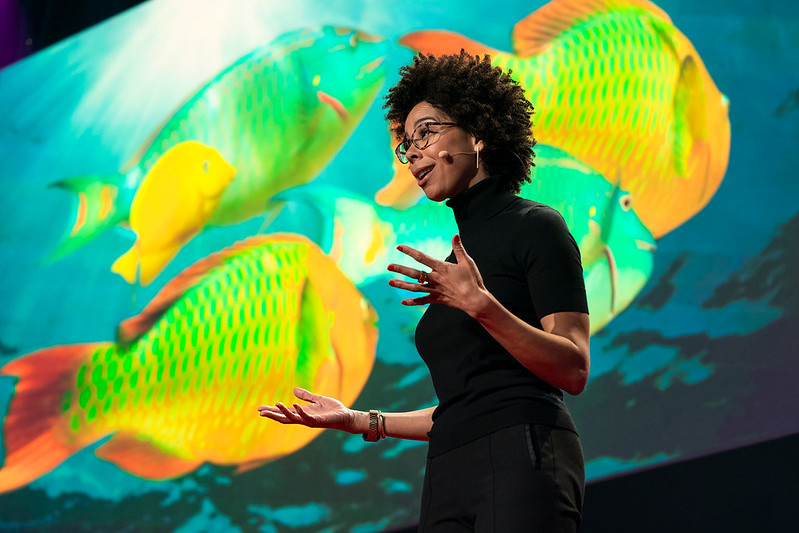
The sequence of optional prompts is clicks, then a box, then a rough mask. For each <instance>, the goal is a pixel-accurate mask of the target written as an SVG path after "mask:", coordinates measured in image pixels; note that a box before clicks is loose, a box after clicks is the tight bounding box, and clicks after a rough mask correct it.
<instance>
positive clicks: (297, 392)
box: [294, 387, 319, 403]
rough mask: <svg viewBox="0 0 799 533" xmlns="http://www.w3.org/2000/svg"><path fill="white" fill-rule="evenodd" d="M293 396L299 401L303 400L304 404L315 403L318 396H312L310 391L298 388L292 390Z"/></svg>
mask: <svg viewBox="0 0 799 533" xmlns="http://www.w3.org/2000/svg"><path fill="white" fill-rule="evenodd" d="M294 396H296V397H297V398H299V399H300V400H305V401H306V402H310V403H316V402H317V401H319V396H318V395H316V394H314V393H312V392H310V391H307V390H305V389H302V388H300V387H295V388H294Z"/></svg>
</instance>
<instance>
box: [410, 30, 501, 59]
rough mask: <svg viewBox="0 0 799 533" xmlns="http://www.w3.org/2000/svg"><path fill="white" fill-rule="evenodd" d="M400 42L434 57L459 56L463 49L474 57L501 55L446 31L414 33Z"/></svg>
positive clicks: (457, 34)
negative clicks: (444, 55) (443, 55)
mask: <svg viewBox="0 0 799 533" xmlns="http://www.w3.org/2000/svg"><path fill="white" fill-rule="evenodd" d="M399 42H400V44H402V45H404V46H407V47H408V48H410V49H411V50H415V51H417V52H423V53H425V54H433V55H442V54H457V53H458V52H460V51H461V49H463V50H466V52H468V53H470V54H472V55H483V54H488V55H491V56H493V55H495V54H497V53H499V50H496V49H494V48H491V47H489V46H486V45H484V44H482V43H478V42H477V41H473V40H471V39H468V38H466V37H464V36H463V35H460V34H459V33H454V32H451V31H445V30H425V31H414V32H411V33H408V34H406V35H403V36H402V37H401V38H400V39H399Z"/></svg>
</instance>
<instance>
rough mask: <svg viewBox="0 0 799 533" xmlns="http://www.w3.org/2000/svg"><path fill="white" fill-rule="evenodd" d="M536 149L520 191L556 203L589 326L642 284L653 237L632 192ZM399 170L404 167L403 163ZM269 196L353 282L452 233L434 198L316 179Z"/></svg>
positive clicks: (431, 248)
mask: <svg viewBox="0 0 799 533" xmlns="http://www.w3.org/2000/svg"><path fill="white" fill-rule="evenodd" d="M536 154H537V155H536V173H535V179H534V180H533V181H532V183H529V184H526V185H524V186H523V187H522V190H521V194H520V195H521V196H522V197H523V198H527V199H529V200H533V201H537V202H541V203H544V204H546V205H549V206H550V207H553V208H554V209H557V210H558V211H559V212H560V213H561V214H562V215H563V218H564V220H565V222H566V225H567V226H568V227H569V230H570V231H571V233H572V235H573V236H574V238H575V241H576V242H577V244H578V246H579V247H580V254H581V258H582V261H583V273H584V276H585V278H586V280H588V279H589V276H591V278H590V279H591V283H592V284H591V289H590V290H589V291H588V305H589V312H590V313H591V332H592V333H593V332H596V331H598V330H599V329H601V327H603V326H604V325H606V324H607V323H608V322H609V321H610V320H611V319H612V318H613V317H614V316H616V315H618V314H619V313H620V312H621V311H623V310H624V309H625V308H626V307H627V306H628V305H629V304H630V303H631V302H632V300H633V298H634V297H635V295H636V294H638V292H639V291H640V290H641V289H642V288H643V286H644V284H645V283H646V281H647V280H648V279H649V276H650V275H651V273H652V267H653V253H654V251H655V249H656V245H655V240H654V238H653V237H652V234H651V233H650V232H649V230H648V229H647V228H646V227H645V226H644V225H643V223H642V222H641V220H640V219H639V218H638V216H637V215H636V213H635V211H634V209H633V199H632V195H630V194H629V193H627V192H626V191H623V190H621V189H620V188H619V187H618V185H613V184H611V183H610V182H609V181H608V180H607V179H605V178H604V177H603V176H602V175H601V174H599V173H597V172H596V171H595V170H594V169H592V168H591V167H589V166H588V165H586V164H584V163H582V162H580V161H578V160H577V159H575V158H574V157H572V156H570V155H569V154H568V153H566V152H564V151H563V150H560V149H557V148H553V147H551V146H546V145H538V147H537V148H536ZM405 172H406V173H408V174H410V173H409V172H408V171H407V168H406V169H405ZM276 198H277V199H279V200H280V201H281V202H284V203H285V205H286V206H287V207H285V208H284V209H283V211H282V212H281V214H280V215H279V216H278V217H277V218H276V219H275V221H274V224H275V227H276V228H277V229H279V230H281V231H293V232H301V233H304V234H305V235H307V236H308V237H309V238H311V239H312V240H314V241H315V242H317V243H318V244H319V246H320V247H321V248H322V250H324V251H325V252H326V253H328V254H329V255H330V257H331V258H332V259H333V260H334V261H335V262H336V264H337V265H338V266H339V267H340V268H341V270H342V271H343V272H344V273H345V274H346V275H347V277H348V278H349V279H350V280H352V281H353V283H355V284H356V286H359V287H360V286H363V285H366V284H367V283H370V282H372V281H374V280H375V279H376V278H381V277H386V278H387V277H390V276H391V275H392V274H391V273H390V272H387V271H386V265H387V264H388V263H397V262H400V263H402V262H404V261H406V258H405V257H404V256H403V254H401V253H400V252H399V251H397V250H396V246H397V245H398V244H407V245H410V246H412V247H414V248H417V249H419V250H422V251H424V252H425V253H426V254H428V255H431V256H433V257H440V258H443V257H446V256H448V255H449V254H450V252H451V251H452V249H451V242H452V241H451V239H452V235H454V234H455V233H457V232H458V227H457V225H456V223H455V220H454V218H453V216H452V211H451V210H450V209H449V208H448V207H446V206H444V205H443V204H439V203H436V202H429V201H422V202H420V203H418V204H417V205H415V206H413V207H410V208H408V209H404V210H399V209H394V208H392V207H386V206H381V205H377V204H375V203H374V202H371V201H369V200H367V199H366V198H364V197H361V196H360V195H358V194H356V193H353V192H351V191H347V190H344V189H340V188H336V187H331V186H320V185H316V184H309V185H305V186H303V187H297V188H294V189H291V190H288V191H284V192H283V193H280V194H279V195H278V196H277V197H276ZM467 251H468V250H467Z"/></svg>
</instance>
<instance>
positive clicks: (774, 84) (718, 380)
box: [0, 0, 799, 533]
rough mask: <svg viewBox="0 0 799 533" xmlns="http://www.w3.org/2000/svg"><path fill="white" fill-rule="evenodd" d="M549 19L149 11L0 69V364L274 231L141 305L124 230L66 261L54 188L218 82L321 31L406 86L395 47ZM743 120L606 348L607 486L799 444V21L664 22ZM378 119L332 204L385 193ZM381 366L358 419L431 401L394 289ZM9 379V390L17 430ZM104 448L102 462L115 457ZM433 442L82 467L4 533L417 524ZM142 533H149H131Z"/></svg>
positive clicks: (301, 5) (745, 13) (259, 6)
mask: <svg viewBox="0 0 799 533" xmlns="http://www.w3.org/2000/svg"><path fill="white" fill-rule="evenodd" d="M539 5H541V2H510V1H507V2H506V1H497V2H485V3H477V4H472V3H468V4H464V3H462V2H456V1H437V2H368V1H361V2H357V1H352V2H350V1H348V2H343V1H339V2H329V1H326V2H322V1H319V2H315V1H306V2H296V3H294V2H292V3H289V2H277V1H275V2H267V1H256V0H248V1H241V2H236V3H222V2H212V1H210V0H207V1H189V0H180V1H178V0H153V1H150V2H148V3H145V4H143V5H141V6H140V7H138V8H135V9H133V10H131V11H129V12H127V13H125V14H123V15H121V16H118V17H115V18H114V19H111V20H109V21H107V22H106V23H103V24H101V25H99V26H97V27H95V28H93V29H91V30H88V31H86V32H83V33H81V34H79V35H77V36H75V37H72V38H69V39H67V40H65V41H63V42H61V43H59V44H57V45H55V46H53V47H51V48H49V49H47V50H45V51H43V52H41V53H39V54H37V55H34V56H32V57H30V58H28V59H25V60H23V61H21V62H19V63H17V64H14V65H12V66H10V67H7V68H6V69H4V70H2V71H0V161H2V165H1V166H0V191H2V192H3V194H2V195H0V217H2V220H1V221H0V302H2V306H0V363H5V362H7V361H10V360H12V359H14V358H16V357H18V356H20V355H22V354H25V353H28V352H30V351H33V350H36V349H39V348H42V347H47V346H52V345H57V344H68V343H74V342H87V341H97V340H107V339H110V338H112V336H113V333H114V331H115V329H116V326H117V324H118V323H119V322H120V321H121V320H123V319H125V318H127V317H129V316H132V315H133V314H135V313H137V312H138V311H139V310H140V309H141V308H142V307H143V306H144V305H145V304H146V303H147V302H148V301H149V300H150V299H151V298H152V296H153V295H154V294H155V293H156V292H157V290H158V289H159V288H160V286H161V285H162V284H163V283H164V282H165V281H166V280H169V279H171V278H172V277H174V275H176V274H177V273H178V272H179V271H180V270H182V269H183V268H185V267H186V266H188V265H189V264H191V263H193V262H194V261H195V260H197V259H198V258H200V257H203V256H205V255H207V253H208V251H209V250H217V249H220V248H222V247H224V246H227V245H229V244H231V243H232V242H234V241H236V240H240V239H242V238H244V237H246V236H248V235H252V234H254V233H256V232H258V230H259V228H260V227H261V225H262V222H263V220H261V219H255V220H252V221H249V222H245V223H242V224H239V225H236V226H231V227H225V228H213V229H210V230H208V231H206V232H204V233H203V234H201V235H200V236H198V237H197V238H195V239H194V240H192V241H191V242H190V243H189V244H188V245H187V246H185V247H184V248H183V249H182V250H181V252H180V254H179V255H178V257H177V258H176V259H175V260H174V261H173V262H172V263H171V264H170V265H169V267H168V268H167V270H166V271H165V272H164V273H163V274H162V275H161V276H160V277H159V278H158V279H157V280H156V282H155V283H154V284H153V285H151V286H149V287H146V288H132V287H130V286H129V285H127V284H125V283H124V282H122V280H121V279H120V278H119V277H118V276H117V275H116V274H112V273H111V272H110V271H109V265H110V264H111V263H112V262H113V260H114V259H115V258H116V257H118V256H119V255H120V254H121V253H122V252H124V251H125V250H126V249H127V248H128V247H129V246H130V244H131V243H132V238H131V235H129V234H127V233H125V232H124V231H122V230H120V231H118V232H107V233H105V234H104V235H102V236H101V237H100V238H98V239H97V240H95V241H93V242H92V243H90V244H89V245H87V246H85V247H84V248H82V249H80V250H78V251H77V252H75V253H73V254H72V255H70V256H67V257H66V258H64V259H61V260H59V261H56V262H47V261H46V260H45V258H46V256H47V254H48V253H49V252H50V251H51V250H52V249H53V248H54V247H55V245H56V244H57V243H58V241H59V240H60V239H61V237H62V235H63V231H64V229H65V227H66V226H67V224H68V216H69V207H70V205H69V202H68V200H67V197H66V195H65V194H64V193H63V192H61V191H57V190H53V189H49V188H48V184H50V183H52V182H54V181H57V180H59V179H61V178H63V177H65V176H71V175H78V174H83V173H86V172H87V171H89V172H92V173H97V174H104V173H115V172H117V171H118V170H119V168H120V167H122V166H124V164H125V163H126V162H127V161H128V160H129V159H130V158H131V157H132V155H133V154H134V153H135V152H136V151H137V149H138V148H139V146H140V145H141V144H142V143H143V142H144V141H145V140H146V138H147V137H148V136H149V135H150V134H151V133H152V131H153V129H155V128H157V127H158V126H159V125H160V124H161V122H162V121H163V119H164V118H165V117H166V116H169V115H170V114H171V113H172V112H173V111H174V110H175V109H176V107H177V106H179V105H180V104H181V103H182V102H183V100H184V99H185V98H186V97H187V95H190V94H192V93H193V92H194V91H196V89H197V88H198V87H199V86H201V85H202V84H203V83H204V82H205V81H206V80H207V79H209V78H211V77H212V76H213V75H214V74H215V73H216V72H218V71H219V70H221V69H222V68H224V67H225V66H227V65H228V64H229V63H231V62H233V61H234V60H235V59H237V58H238V57H240V56H242V55H244V54H245V53H247V52H248V51H249V50H251V49H252V48H254V47H255V46H258V45H260V44H263V43H266V42H269V41H271V40H272V39H274V38H275V37H277V36H278V35H280V34H282V33H284V32H286V31H290V30H294V29H298V28H303V27H311V26H318V25H322V24H331V25H340V26H346V27H351V28H357V29H360V30H363V31H366V32H369V33H373V34H376V35H381V36H383V37H385V38H387V39H388V40H389V43H390V48H389V49H390V53H389V56H388V62H389V64H388V71H389V72H390V73H391V74H390V76H389V79H387V81H386V84H387V85H386V86H387V87H388V86H390V85H392V84H393V83H394V81H395V80H396V71H397V69H398V68H399V66H400V65H403V64H406V63H407V62H408V61H409V60H410V58H411V57H412V54H411V52H410V51H409V50H407V49H404V48H402V47H401V46H400V45H399V44H397V43H396V41H397V39H398V38H399V37H401V36H402V35H404V34H406V33H408V32H410V31H416V30H423V29H448V30H451V31H455V32H458V33H461V34H463V35H466V36H468V37H470V38H471V39H474V40H476V41H479V42H482V43H485V44H487V45H490V46H493V47H496V48H499V49H503V50H509V49H510V48H511V43H510V31H511V29H512V27H513V24H515V23H516V22H517V21H518V20H520V19H521V18H523V17H524V16H526V15H528V14H529V13H530V12H532V11H534V10H535V9H536V8H537V7H538V6H539ZM658 5H659V6H660V7H661V8H662V9H664V10H665V11H666V12H667V13H668V14H669V15H670V16H671V18H672V20H673V21H674V24H675V25H676V26H677V27H678V28H679V29H680V30H681V31H682V32H683V33H684V34H685V35H686V36H687V37H688V38H689V39H690V40H691V42H692V43H693V44H694V46H695V47H696V49H697V51H698V52H699V54H700V56H701V58H702V60H703V62H704V63H705V65H706V66H707V69H708V71H709V72H710V74H711V76H712V77H713V79H714V81H715V83H716V85H717V86H718V87H719V89H720V90H721V91H722V92H723V93H724V94H725V95H727V96H728V98H729V99H730V122H731V127H732V147H731V151H730V162H729V166H728V171H727V175H726V177H725V179H724V181H723V182H722V184H721V187H720V188H719V190H718V192H717V193H716V195H715V197H714V198H713V200H712V201H711V202H710V203H709V204H708V205H707V207H705V209H704V210H702V211H701V212H700V213H699V214H697V215H696V216H695V217H694V218H693V219H691V220H689V221H688V222H687V223H686V224H684V225H683V226H681V227H679V228H677V229H676V230H675V231H673V232H672V233H670V234H668V235H666V236H665V237H663V238H662V239H660V241H659V242H658V250H657V252H656V253H655V267H654V272H653V275H652V277H651V279H650V281H649V284H648V285H647V286H646V287H645V288H644V290H643V291H642V293H641V294H640V295H639V297H638V299H637V300H636V302H634V303H633V305H632V306H631V307H630V308H629V309H628V310H626V311H625V312H624V313H623V314H622V315H620V316H619V317H617V318H616V319H615V320H614V321H613V322H611V323H610V324H609V325H608V326H607V327H606V328H605V329H604V330H602V331H601V332H599V333H598V334H597V335H595V336H594V337H593V338H592V345H591V349H592V372H591V379H590V382H589V385H588V388H587V390H586V391H585V393H584V394H582V395H581V396H579V397H576V398H568V399H567V403H568V405H569V407H570V409H571V410H572V413H573V415H574V417H575V419H576V421H577V424H578V427H579V428H580V430H581V436H582V438H583V444H584V448H585V455H586V460H587V477H588V479H589V480H597V479H601V478H604V477H607V476H612V475H620V474H624V473H628V472H632V471H636V470H639V469H641V468H647V467H651V466H654V465H659V464H665V463H667V462H672V461H678V460H682V459H686V458H690V457H696V456H700V455H704V454H708V453H712V452H715V451H720V450H724V449H729V448H735V447H738V446H743V445H746V444H749V443H753V442H757V441H761V440H767V439H772V438H776V437H779V436H782V435H786V434H790V433H795V432H797V431H798V430H799V412H798V411H797V409H796V408H795V406H796V405H797V404H798V403H797V401H798V400H799V393H797V387H796V385H795V382H796V377H797V375H799V371H798V370H799V363H797V358H796V355H797V350H796V346H797V341H798V340H799V334H797V329H796V326H797V325H799V321H797V307H799V305H798V304H799V297H798V296H799V295H797V283H796V281H795V280H794V274H793V273H794V272H796V271H797V268H799V252H797V251H796V249H795V248H796V247H795V244H796V242H797V238H798V237H799V217H798V216H797V214H799V208H797V200H799V194H797V192H799V191H798V190H799V180H797V178H798V177H799V176H798V175H797V170H796V169H797V166H798V165H799V155H797V147H798V146H799V128H797V124H799V120H798V119H799V54H797V51H799V8H797V7H796V5H795V4H794V3H793V2H790V1H788V0H785V1H766V2H758V3H756V4H752V3H750V2H743V1H737V0H736V1H732V2H720V1H718V2H717V1H704V2H682V1H662V2H658ZM381 105H382V101H376V102H375V104H374V105H373V106H372V108H371V110H370V111H369V113H368V114H367V116H366V117H365V119H364V120H363V122H362V123H361V125H360V126H359V127H358V128H357V130H356V131H355V133H354V134H353V136H352V137H351V138H350V140H349V142H348V143H347V144H346V145H345V147H344V148H343V149H342V150H341V151H340V152H339V153H338V155H337V156H336V157H335V158H334V159H333V160H332V161H331V162H330V164H328V165H327V167H326V168H325V169H324V170H323V171H322V172H321V173H320V175H319V176H318V177H317V179H316V180H315V183H318V184H325V185H335V186H339V187H344V188H347V189H350V190H353V191H356V192H358V193H360V194H362V195H364V196H371V195H373V194H374V193H375V192H376V191H377V190H378V189H379V188H380V187H382V186H383V185H384V184H385V183H386V182H387V180H388V179H390V177H391V174H392V171H391V158H392V157H393V154H391V152H390V151H389V150H388V145H389V138H388V132H387V129H386V126H385V123H384V121H383V118H382V115H383V112H382V110H381V109H380V107H381ZM362 290H363V291H364V293H365V294H366V295H367V296H368V297H369V298H370V301H372V303H373V305H375V307H376V308H377V310H378V313H379V314H380V318H381V337H380V340H379V344H378V351H377V363H376V366H375V369H374V372H373V375H372V377H371V378H370V381H369V382H368V383H367V385H366V388H365V389H364V391H363V393H362V395H361V397H360V398H359V399H358V401H357V402H356V404H355V407H356V408H362V409H369V408H381V409H383V410H387V411H390V410H410V409H415V408H419V407H424V406H428V405H431V404H433V403H434V401H435V399H434V396H433V393H432V389H431V387H430V385H429V383H428V378H427V374H426V369H425V368H424V366H423V364H422V363H421V360H420V359H418V356H416V354H415V350H414V348H413V344H412V328H413V325H414V323H415V320H416V319H418V316H419V312H418V310H408V309H404V308H401V306H399V299H400V297H401V296H399V295H397V294H396V293H395V292H394V291H393V290H389V289H388V287H386V286H385V284H384V283H383V282H382V281H381V282H380V283H374V284H370V285H367V286H365V287H362ZM13 388H14V380H13V379H12V378H8V377H2V378H0V414H3V413H5V411H6V409H7V403H8V400H9V399H10V397H11V395H12V394H13ZM98 444H99V443H98ZM424 455H425V447H424V445H423V444H420V443H415V442H403V441H385V442H382V443H380V444H379V445H371V446H366V445H364V443H363V442H362V441H361V439H360V437H354V436H350V435H345V434H337V433H333V432H325V433H324V434H323V435H322V436H321V437H319V438H318V439H316V440H314V441H313V442H312V443H311V444H310V445H308V446H307V447H305V448H303V449H302V450H300V451H298V452H296V453H295V454H292V455H290V456H288V457H286V458H284V459H281V460H279V461H275V462H273V463H270V464H268V465H265V466H263V467H261V468H258V469H256V470H253V471H250V472H247V473H245V474H240V475H234V474H233V468H229V467H218V466H214V465H205V466H203V467H201V468H200V469H199V470H197V471H195V472H194V473H192V474H189V475H187V476H184V477H182V478H178V479H175V480H169V481H161V482H156V481H147V480H143V479H140V478H137V477H134V476H131V475H128V474H126V473H124V472H122V471H121V470H119V469H118V468H117V467H116V466H114V465H112V464H110V463H106V462H104V461H101V460H99V459H97V458H96V457H95V456H94V455H93V453H92V449H85V450H83V451H81V452H79V453H78V454H77V455H75V456H74V457H72V458H71V459H69V460H68V461H66V462H65V463H64V464H63V465H61V466H60V467H58V468H57V469H56V470H54V471H53V472H51V473H50V474H48V475H46V476H43V477H42V478H40V479H38V480H36V481H34V482H33V483H31V484H30V485H28V486H26V487H24V488H22V489H19V490H17V491H14V492H12V493H8V494H3V495H0V531H2V530H17V529H20V528H26V527H27V528H34V529H49V530H54V531H56V530H63V529H69V528H73V529H77V528H81V529H91V530H93V531H119V530H131V529H130V528H133V529H140V530H176V531H237V530H238V531H264V532H271V531H284V530H291V531H356V532H360V533H365V532H369V531H381V530H383V529H385V528H388V527H396V526H401V525H403V524H407V523H411V522H413V521H414V520H415V519H416V516H417V514H418V503H417V502H418V498H419V492H420V484H421V483H420V482H421V476H422V471H423V467H424ZM131 524H132V525H131Z"/></svg>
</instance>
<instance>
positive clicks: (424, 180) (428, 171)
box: [416, 167, 433, 188]
mask: <svg viewBox="0 0 799 533" xmlns="http://www.w3.org/2000/svg"><path fill="white" fill-rule="evenodd" d="M432 172H433V167H426V168H423V169H422V171H421V172H420V173H419V175H420V176H422V177H421V178H417V180H416V184H417V185H418V186H419V187H422V188H424V186H425V183H427V180H428V178H429V177H430V174H431V173H432Z"/></svg>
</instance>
